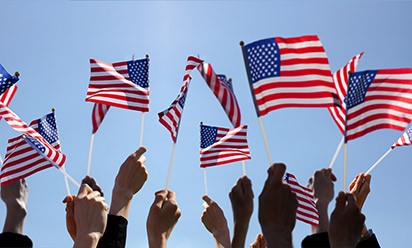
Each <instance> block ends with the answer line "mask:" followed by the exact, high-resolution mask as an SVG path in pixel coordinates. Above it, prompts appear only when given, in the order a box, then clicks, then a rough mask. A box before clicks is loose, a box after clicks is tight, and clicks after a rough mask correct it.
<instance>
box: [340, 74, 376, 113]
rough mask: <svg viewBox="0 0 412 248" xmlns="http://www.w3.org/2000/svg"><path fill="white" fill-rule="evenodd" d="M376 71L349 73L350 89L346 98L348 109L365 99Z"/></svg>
mask: <svg viewBox="0 0 412 248" xmlns="http://www.w3.org/2000/svg"><path fill="white" fill-rule="evenodd" d="M376 72H377V71H376V70H369V71H361V72H355V73H352V74H351V75H349V85H348V91H347V93H346V97H345V100H344V102H345V103H346V109H350V108H353V107H355V106H357V105H359V104H361V103H362V102H363V101H364V100H365V96H366V92H367V91H368V88H369V86H370V85H371V83H372V82H373V79H374V78H375V76H376Z"/></svg>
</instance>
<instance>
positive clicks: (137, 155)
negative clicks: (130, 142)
mask: <svg viewBox="0 0 412 248" xmlns="http://www.w3.org/2000/svg"><path fill="white" fill-rule="evenodd" d="M145 152H146V147H144V146H141V147H139V149H137V150H136V151H135V152H134V153H133V154H132V155H133V156H134V157H135V158H137V159H139V158H140V157H141V156H142V155H143V153H145Z"/></svg>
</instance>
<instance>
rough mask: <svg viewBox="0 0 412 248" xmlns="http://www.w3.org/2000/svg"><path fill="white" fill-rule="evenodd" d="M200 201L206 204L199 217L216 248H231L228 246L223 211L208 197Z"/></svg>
mask: <svg viewBox="0 0 412 248" xmlns="http://www.w3.org/2000/svg"><path fill="white" fill-rule="evenodd" d="M202 199H203V200H204V201H205V202H206V204H205V205H206V207H205V210H204V211H203V213H202V217H201V219H202V223H203V225H204V226H205V227H206V229H207V230H208V231H209V232H210V233H211V234H212V235H213V237H214V239H215V242H216V247H218V248H228V247H232V245H231V244H230V234H229V228H228V226H227V221H226V218H225V214H224V213H223V210H222V209H221V208H220V207H219V205H217V203H216V202H214V201H212V199H210V198H209V196H207V195H205V196H203V198H202Z"/></svg>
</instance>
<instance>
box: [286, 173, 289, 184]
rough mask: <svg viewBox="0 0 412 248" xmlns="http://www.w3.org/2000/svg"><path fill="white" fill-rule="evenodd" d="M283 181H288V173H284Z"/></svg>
mask: <svg viewBox="0 0 412 248" xmlns="http://www.w3.org/2000/svg"><path fill="white" fill-rule="evenodd" d="M285 181H286V182H288V181H289V173H285Z"/></svg>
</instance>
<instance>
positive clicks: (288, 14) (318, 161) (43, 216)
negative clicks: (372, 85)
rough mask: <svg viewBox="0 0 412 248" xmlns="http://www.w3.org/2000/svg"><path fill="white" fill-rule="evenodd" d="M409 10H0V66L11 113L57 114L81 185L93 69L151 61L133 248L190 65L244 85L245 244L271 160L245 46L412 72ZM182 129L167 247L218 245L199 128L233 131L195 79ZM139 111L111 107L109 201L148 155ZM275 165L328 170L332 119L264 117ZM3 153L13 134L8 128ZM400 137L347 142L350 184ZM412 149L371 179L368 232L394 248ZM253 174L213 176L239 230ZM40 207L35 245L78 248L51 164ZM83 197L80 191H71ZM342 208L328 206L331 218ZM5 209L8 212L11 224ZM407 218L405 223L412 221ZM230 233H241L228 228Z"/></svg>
mask: <svg viewBox="0 0 412 248" xmlns="http://www.w3.org/2000/svg"><path fill="white" fill-rule="evenodd" d="M411 8H412V3H411V2H409V1H239V2H236V1H220V2H217V1H206V2H198V1H178V2H173V1H153V2H151V1H127V2H114V1H70V2H68V1H57V2H52V1H49V2H40V1H38V2H20V1H4V2H2V3H1V9H2V11H1V12H2V14H1V15H0V23H2V35H1V36H0V38H1V42H0V63H1V64H2V65H3V66H4V67H5V68H6V69H7V70H9V72H11V73H12V72H14V71H16V70H18V71H19V72H20V73H21V77H20V81H19V82H18V86H19V90H18V92H17V94H16V96H15V98H14V100H13V102H12V103H11V105H10V108H11V109H12V110H14V111H15V112H16V113H17V114H18V115H19V116H20V117H21V118H22V119H23V120H25V121H26V122H30V121H31V120H32V119H35V118H38V117H40V116H43V115H45V114H46V113H49V111H50V109H51V108H52V107H54V108H56V116H57V121H58V126H59V133H60V140H61V144H62V149H63V151H64V152H65V154H66V155H67V156H68V159H67V162H66V167H67V171H68V173H69V174H70V175H72V176H73V177H74V178H75V179H76V180H78V181H80V180H81V179H82V178H83V177H84V176H85V174H86V167H87V158H88V152H89V142H90V135H91V110H92V106H93V104H91V103H86V102H85V101H84V98H85V96H86V90H87V85H88V81H89V76H90V69H89V59H90V58H96V59H99V60H102V61H105V62H117V61H125V60H130V59H131V57H132V55H133V54H135V57H136V58H143V57H144V56H145V54H149V55H150V58H151V61H150V81H151V102H150V112H149V113H148V114H146V115H145V125H144V138H143V143H144V145H145V146H146V147H147V149H148V152H147V154H146V157H147V163H146V166H147V169H148V172H149V180H148V182H147V183H146V184H145V186H144V187H143V188H142V190H141V191H140V192H139V193H138V194H137V195H136V196H135V199H134V201H133V204H132V209H131V212H130V216H129V227H128V240H127V244H128V247H146V246H147V238H146V231H145V222H146V217H147V213H148V210H149V206H150V205H151V203H152V201H153V199H154V192H155V191H157V190H159V189H162V188H163V187H164V185H165V182H166V175H167V167H168V164H169V159H170V154H171V149H172V141H171V139H170V136H169V133H168V132H167V131H166V129H164V127H163V126H161V125H160V123H159V122H158V121H157V112H160V111H162V110H164V109H166V108H167V107H168V106H169V105H170V103H171V102H172V101H173V99H174V98H175V97H176V95H177V93H178V91H179V89H180V86H181V83H182V81H181V79H182V76H183V73H184V66H185V61H186V58H187V56H189V55H195V56H197V55H199V56H200V57H201V58H202V59H204V60H205V61H207V62H209V63H211V64H212V66H213V68H214V69H215V71H216V72H218V73H224V74H226V75H227V76H229V77H231V78H233V84H234V89H235V93H236V95H237V98H238V102H239V104H240V107H241V110H242V123H243V124H247V125H248V126H249V128H248V140H249V146H250V150H251V154H252V160H250V161H247V162H246V171H247V175H248V176H249V177H250V178H251V180H252V183H253V190H254V193H255V212H254V214H253V216H252V220H251V224H250V229H249V233H248V237H247V244H250V243H251V242H252V241H253V239H254V237H255V236H256V234H258V233H260V227H259V224H258V220H257V199H258V195H259V193H260V191H261V189H262V186H263V182H264V180H265V179H266V169H267V167H268V166H269V162H268V159H267V156H266V152H265V148H264V144H263V140H262V137H261V134H260V130H259V126H258V122H257V119H256V113H255V110H254V106H253V101H252V98H251V95H250V91H249V86H248V83H247V77H246V72H245V69H244V63H243V58H242V52H241V49H240V46H239V41H241V40H243V41H245V42H246V43H249V42H253V41H255V40H258V39H263V38H268V37H274V36H282V37H295V36H301V35H307V34H316V35H318V36H319V38H320V39H321V41H322V43H323V45H324V47H325V49H326V52H327V54H328V57H329V62H330V66H331V69H332V71H336V70H337V69H339V68H340V67H341V66H343V65H344V64H345V63H347V61H349V59H351V58H352V57H353V56H354V55H355V54H357V53H359V52H362V51H364V52H365V54H364V56H363V57H362V59H361V61H360V63H359V66H358V70H365V69H380V68H397V67H411V66H412V62H411V60H410V58H411V57H412V49H411V48H410V44H412V35H411V32H410V31H409V30H410V26H411V24H412V16H411V15H410V10H411ZM192 74H193V80H192V82H191V85H190V89H189V93H188V97H187V101H186V106H185V110H184V114H183V118H182V123H181V127H180V133H179V138H178V143H177V148H176V153H175V159H174V164H173V170H172V175H171V181H170V188H171V189H172V190H175V191H176V193H177V200H178V202H179V205H180V208H181V210H182V212H183V214H182V217H181V218H180V220H179V223H178V224H177V226H176V227H175V230H174V231H173V233H172V236H171V238H170V239H169V247H213V246H214V243H213V239H212V236H211V234H209V233H208V232H207V231H206V229H205V228H204V227H203V225H202V224H201V222H200V215H201V213H202V210H203V208H202V200H201V197H202V195H203V194H204V193H205V189H204V185H203V171H202V169H200V167H199V123H200V122H201V121H203V122H204V123H205V124H207V125H214V126H224V127H230V125H231V124H230V122H229V120H228V119H227V117H226V115H225V113H224V111H223V109H222V108H221V107H220V104H219V103H218V102H217V101H216V100H215V97H214V96H213V94H212V93H211V92H210V90H209V89H208V87H207V86H206V84H205V83H204V81H203V79H202V77H201V76H200V74H199V73H198V72H196V71H194V72H193V73H192ZM140 118H141V113H140V112H133V111H127V110H123V109H116V108H111V109H110V110H109V112H108V114H107V116H106V119H105V120H104V122H103V124H102V126H101V127H100V129H99V131H98V132H97V134H96V136H95V143H94V150H93V159H92V170H91V174H92V176H94V177H95V178H96V179H97V180H98V181H99V183H100V184H101V186H102V188H103V190H104V191H105V193H106V195H107V201H108V202H110V197H111V189H112V187H113V182H114V177H115V175H116V173H117V171H118V168H119V166H120V164H121V163H122V162H123V160H124V159H125V158H126V157H127V156H128V155H129V154H130V153H131V152H133V151H134V150H135V149H137V147H138V143H139V131H140ZM263 122H264V125H265V128H266V132H267V136H268V139H269V145H270V148H271V152H272V156H273V159H274V161H279V162H284V163H285V164H286V165H287V167H288V171H289V172H291V173H294V174H295V175H296V176H297V178H298V179H299V181H300V182H301V183H302V184H304V183H305V182H306V180H307V178H308V177H310V176H311V175H312V174H313V172H314V171H315V170H317V169H319V168H323V167H327V166H328V164H329V162H330V160H331V158H332V155H333V153H334V152H335V149H336V147H337V145H338V143H339V141H340V139H341V134H340V132H339V131H338V128H337V127H336V126H335V123H334V122H333V120H332V118H331V117H330V116H329V112H328V111H327V110H326V109H296V108H290V109H281V110H278V111H274V112H271V113H269V114H268V115H267V116H265V117H263ZM0 129H1V132H0V140H1V142H0V151H3V152H0V154H2V156H4V152H5V149H6V145H7V139H8V138H10V137H13V136H15V135H16V133H15V131H13V130H12V129H11V128H10V127H9V126H8V125H7V124H6V123H5V122H4V121H2V122H0ZM400 135H401V132H399V131H394V130H380V131H376V132H374V133H370V134H368V135H366V136H364V137H361V138H359V139H357V140H354V141H353V142H350V143H349V146H348V167H349V168H348V181H351V180H352V178H354V177H355V175H356V174H357V173H359V172H361V171H366V170H367V169H368V168H369V167H370V166H371V165H372V164H373V163H374V162H375V161H376V160H377V159H378V158H379V157H380V156H381V155H382V154H383V153H384V152H385V151H386V150H387V149H388V148H389V147H390V145H392V143H393V142H394V141H396V139H397V138H398V137H399V136H400ZM410 149H411V148H410V147H401V148H396V149H395V150H394V151H393V152H392V153H391V154H390V155H389V156H388V157H387V158H386V159H385V160H384V161H383V162H382V163H381V164H380V165H379V166H378V167H377V168H376V169H375V170H374V171H373V173H372V192H371V194H370V196H369V197H368V199H367V202H366V204H365V207H364V214H365V215H366V218H367V219H366V224H367V226H368V228H372V229H373V230H374V232H375V233H376V234H377V237H378V239H379V241H380V243H381V245H382V246H383V247H387V246H390V247H404V246H406V245H407V244H409V239H408V235H409V233H410V232H411V231H412V228H411V226H410V225H409V224H408V223H407V220H410V219H412V213H411V211H410V209H409V208H410V207H409V206H410V204H411V201H410V199H409V198H408V197H407V196H408V195H409V194H410V191H409V190H408V187H407V185H408V184H407V182H408V180H409V179H410V176H411V173H412V169H411V168H410V162H411V161H410V156H409V155H410ZM342 164H343V157H342V155H340V156H339V157H338V160H337V163H336V164H335V166H334V172H335V174H336V175H337V177H338V182H337V183H336V185H335V191H336V194H335V195H337V192H338V190H341V189H342V174H343V169H342V167H343V166H342ZM241 175H242V170H241V163H234V164H228V165H224V166H220V167H215V168H209V169H207V176H208V185H209V195H210V197H211V198H212V199H214V200H216V201H217V202H218V203H219V205H220V206H221V207H222V209H223V210H224V211H225V213H226V218H227V220H228V223H229V224H230V228H231V223H232V213H231V207H230V202H229V198H228V192H229V190H230V189H231V187H232V186H233V185H234V183H235V182H236V180H237V178H238V177H240V176H241ZM28 184H29V191H30V197H29V204H28V216H27V220H26V222H25V229H24V231H25V233H26V234H27V235H29V236H30V237H31V238H32V239H33V241H34V244H35V246H36V247H70V246H71V245H72V241H71V239H70V237H69V235H68V234H67V232H66V230H65V217H64V216H65V212H64V208H65V206H64V205H63V204H62V203H61V201H62V200H63V198H64V196H65V195H66V189H65V186H64V181H63V177H62V175H61V174H60V173H59V172H58V171H57V170H55V169H54V168H50V169H47V170H45V171H42V172H39V173H37V174H35V175H33V176H30V177H29V178H28ZM70 186H71V190H72V192H75V191H76V190H77V189H76V188H75V186H74V185H70ZM333 206H334V203H332V204H331V206H330V209H329V210H330V211H331V210H332V209H333ZM5 211H6V210H5V206H4V204H0V219H1V220H4V216H5ZM405 220H406V221H405ZM231 229H232V228H231ZM309 233H310V228H309V226H308V225H306V224H303V223H301V222H297V224H296V227H295V230H294V233H293V238H294V244H295V246H297V247H298V246H299V244H300V241H301V240H302V239H303V237H304V236H306V235H308V234H309Z"/></svg>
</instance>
